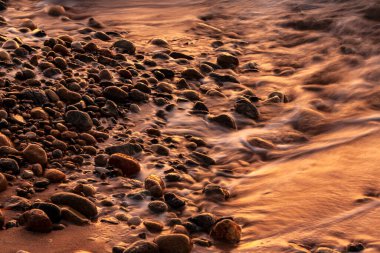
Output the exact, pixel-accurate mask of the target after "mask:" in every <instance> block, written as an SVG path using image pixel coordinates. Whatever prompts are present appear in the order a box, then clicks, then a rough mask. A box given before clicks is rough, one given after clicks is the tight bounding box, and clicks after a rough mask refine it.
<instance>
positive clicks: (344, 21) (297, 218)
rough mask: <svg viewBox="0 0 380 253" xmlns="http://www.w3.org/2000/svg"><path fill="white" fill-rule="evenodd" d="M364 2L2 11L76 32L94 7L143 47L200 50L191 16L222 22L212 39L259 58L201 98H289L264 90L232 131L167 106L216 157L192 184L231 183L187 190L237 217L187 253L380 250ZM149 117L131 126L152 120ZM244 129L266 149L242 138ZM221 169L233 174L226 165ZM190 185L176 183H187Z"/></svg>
mask: <svg viewBox="0 0 380 253" xmlns="http://www.w3.org/2000/svg"><path fill="white" fill-rule="evenodd" d="M48 3H59V4H62V5H64V6H66V7H67V13H68V16H69V17H71V18H72V19H73V20H72V21H67V22H62V21H60V20H59V19H56V18H51V17H48V16H47V15H46V14H45V11H44V8H45V5H46V4H48ZM372 4H378V2H376V1H360V0H357V1H355V0H347V1H337V0H335V1H333V0H319V1H308V0H303V1H295V0H283V1H271V0H267V1H261V0H259V1H247V0H237V1H181V0H176V1H174V0H172V1H160V2H156V1H146V0H144V1H121V0H109V1H72V0H71V1H58V0H57V1H53V0H52V1H40V2H37V1H17V2H12V3H11V6H12V7H13V8H12V9H10V10H9V11H8V12H9V15H10V16H11V17H12V16H13V17H14V19H11V20H10V22H11V23H17V22H18V20H19V19H22V18H26V17H28V18H32V19H33V20H35V22H36V23H38V24H41V26H42V28H43V29H45V30H47V31H48V32H49V34H51V35H57V34H61V33H68V34H72V35H73V36H78V34H77V33H76V29H78V28H81V27H83V24H85V23H86V18H87V17H95V18H96V19H97V20H100V21H102V22H104V24H105V25H106V29H112V30H117V31H123V32H128V38H130V39H132V40H134V41H136V43H137V44H138V45H141V47H142V46H146V44H147V42H148V40H150V39H151V38H154V37H160V38H165V39H167V40H168V41H171V42H172V43H173V44H175V45H176V47H177V48H181V49H182V51H183V52H185V53H190V54H192V55H195V56H199V57H200V58H203V60H212V58H213V56H214V54H213V50H214V49H212V48H211V46H210V43H211V42H212V41H213V40H214V39H213V37H215V34H214V32H215V31H210V30H207V29H205V28H204V27H203V28H200V26H199V23H207V24H208V25H211V26H213V27H215V28H218V29H220V30H222V32H223V33H224V36H223V38H222V39H224V40H225V41H226V42H227V45H226V46H225V47H222V48H221V49H220V50H225V51H230V52H233V53H235V54H238V55H239V59H240V61H241V62H242V64H241V65H243V64H244V63H247V62H251V61H253V62H256V63H257V64H258V65H259V69H260V72H258V73H252V72H247V73H243V72H240V73H237V74H236V75H237V76H238V78H239V80H240V82H241V83H240V84H236V85H227V86H225V87H223V93H224V94H225V97H221V98H217V99H216V98H214V97H207V98H205V100H204V102H205V103H206V104H207V105H208V106H209V107H210V108H212V113H214V114H217V113H221V112H228V113H230V112H231V104H232V103H233V102H231V101H234V98H236V97H237V96H238V95H239V94H241V93H242V92H243V91H244V90H245V89H251V90H252V91H253V92H254V93H255V94H256V95H257V96H259V97H262V98H266V97H267V96H268V95H269V94H270V93H271V92H274V91H280V92H282V93H284V94H286V96H287V97H288V98H289V100H290V101H289V103H285V104H276V103H269V102H265V101H262V103H261V106H260V111H261V114H262V115H261V120H260V121H259V122H254V121H252V120H247V119H246V118H243V117H241V116H239V115H237V114H234V116H235V118H236V121H237V125H238V129H237V130H236V131H229V130H225V129H223V128H220V127H217V126H215V125H213V124H210V123H209V122H208V121H207V120H206V118H203V117H199V116H195V115H192V114H190V113H189V109H190V108H191V107H190V106H189V105H187V104H182V105H179V108H180V109H177V110H175V111H174V112H172V113H170V114H169V115H168V123H167V124H166V125H165V126H164V127H163V132H165V133H168V134H173V135H178V136H184V135H186V134H192V135H195V136H199V137H203V138H205V140H206V141H207V143H208V144H210V146H211V149H210V152H209V153H210V155H211V156H212V157H214V158H215V159H216V160H217V162H218V165H217V166H214V167H213V168H211V170H210V171H202V170H200V171H192V172H191V175H192V176H194V177H195V176H196V178H197V180H196V181H197V182H196V184H194V185H193V186H192V189H201V188H202V185H204V184H205V183H206V182H217V183H220V184H222V185H224V186H226V187H228V188H229V189H230V190H231V191H232V193H233V197H232V199H231V200H230V201H228V202H225V203H213V202H208V201H205V200H204V199H203V198H201V197H200V196H199V195H197V194H190V195H188V197H190V198H191V199H192V201H194V203H195V204H196V206H198V207H199V208H200V209H201V210H202V211H209V212H214V213H217V214H220V215H233V216H234V217H236V220H237V221H238V222H239V224H241V225H242V226H243V239H242V242H241V243H240V244H239V245H237V246H236V247H231V248H230V247H227V246H226V245H219V244H217V245H215V246H213V247H211V248H201V247H196V248H195V252H309V251H308V250H311V251H313V252H314V251H315V250H316V248H318V247H321V246H326V247H331V248H336V249H337V250H339V251H343V250H344V249H345V247H346V246H347V245H348V244H349V243H351V242H362V243H364V244H365V245H366V246H367V249H366V250H365V251H364V252H380V241H379V238H380V234H379V231H380V229H379V225H378V220H379V218H380V216H379V209H378V208H379V206H380V205H379V200H378V198H376V197H373V196H367V195H366V192H367V191H368V189H371V190H376V191H379V190H380V189H379V185H380V181H379V180H380V179H379V178H380V177H379V176H380V174H379V170H378V168H377V167H378V166H377V164H378V162H379V157H380V156H379V147H380V144H379V143H378V141H376V140H377V139H378V137H379V136H380V135H379V130H380V128H379V120H380V117H379V116H380V114H379V111H378V110H379V109H380V95H379V94H380V89H379V83H380V47H379V45H378V42H379V39H380V32H379V31H380V29H379V27H380V23H379V22H378V21H375V20H368V19H365V18H363V15H364V14H363V13H364V12H365V10H366V9H367V8H368V7H369V6H371V5H372ZM200 17H203V20H201V19H199V18H200ZM63 31H64V32H63ZM147 50H149V49H147ZM209 52H211V53H210V54H209V55H208V53H209ZM201 53H206V55H202V54H201ZM206 82H207V80H206ZM149 116H150V115H146V118H144V120H143V122H142V123H141V124H139V125H138V126H137V127H138V128H141V129H143V128H144V126H148V125H149V124H151V123H152V121H151V120H150V119H149V118H150V117H149ZM139 120H140V121H141V119H139ZM136 121H137V119H136ZM253 137H260V138H263V139H265V140H267V141H270V142H271V143H272V144H273V148H272V149H269V150H267V149H262V148H260V147H255V146H253V145H251V144H250V139H252V138H253ZM145 162H146V163H147V164H148V163H149V162H150V160H149V159H148V158H147V159H146V160H145ZM147 167H148V165H147ZM226 169H229V170H232V171H233V172H234V173H233V175H231V176H230V177H226V176H223V175H225V174H223V173H222V171H224V170H226ZM190 185H191V184H189V183H184V184H183V187H184V188H183V190H182V191H183V193H184V194H188V193H189V192H191V191H188V190H187V188H188V187H190ZM363 199H364V201H362V200H363ZM142 210H143V207H142V208H141V209H138V208H137V209H135V210H134V212H135V213H139V212H143V211H142ZM189 212H191V210H189ZM107 233H109V231H108V230H106V232H105V234H104V236H105V237H106V238H107V236H109V234H107Z"/></svg>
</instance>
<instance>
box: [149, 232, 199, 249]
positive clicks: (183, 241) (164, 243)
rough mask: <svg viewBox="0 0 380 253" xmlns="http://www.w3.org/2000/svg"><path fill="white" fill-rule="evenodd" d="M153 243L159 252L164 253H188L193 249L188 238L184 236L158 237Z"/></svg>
mask: <svg viewBox="0 0 380 253" xmlns="http://www.w3.org/2000/svg"><path fill="white" fill-rule="evenodd" d="M154 242H155V243H156V244H157V245H158V248H159V251H160V252H165V253H190V252H191V249H192V248H193V245H192V242H191V240H190V238H189V237H188V236H187V235H184V234H169V235H160V236H158V237H156V238H155V239H154Z"/></svg>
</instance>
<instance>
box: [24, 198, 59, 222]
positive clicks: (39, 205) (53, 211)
mask: <svg viewBox="0 0 380 253" xmlns="http://www.w3.org/2000/svg"><path fill="white" fill-rule="evenodd" d="M31 208H32V209H40V210H42V211H44V212H45V213H46V215H47V216H48V217H49V219H50V220H51V221H52V222H53V223H58V222H59V221H60V220H61V218H62V217H61V209H60V208H59V206H57V205H54V204H52V203H48V202H35V203H33V204H32V206H31Z"/></svg>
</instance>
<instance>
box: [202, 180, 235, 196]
mask: <svg viewBox="0 0 380 253" xmlns="http://www.w3.org/2000/svg"><path fill="white" fill-rule="evenodd" d="M203 193H204V194H205V195H206V196H207V197H210V198H214V199H217V200H227V199H229V198H230V193H229V191H228V190H227V189H225V188H223V187H221V186H219V185H217V184H212V183H211V184H207V185H206V186H205V188H203Z"/></svg>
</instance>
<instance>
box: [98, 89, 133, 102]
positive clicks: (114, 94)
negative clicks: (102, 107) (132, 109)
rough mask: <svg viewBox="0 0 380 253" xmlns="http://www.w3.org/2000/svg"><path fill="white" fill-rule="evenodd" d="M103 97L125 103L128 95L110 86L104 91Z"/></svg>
mask: <svg viewBox="0 0 380 253" xmlns="http://www.w3.org/2000/svg"><path fill="white" fill-rule="evenodd" d="M103 96H104V97H106V98H108V99H110V100H112V101H114V102H117V103H125V102H126V101H127V100H128V97H129V96H128V93H127V92H126V91H124V90H122V89H121V88H119V87H116V86H109V87H107V88H105V89H104V90H103Z"/></svg>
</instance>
